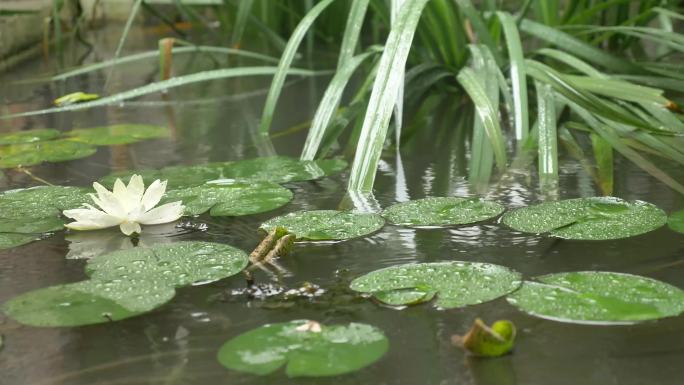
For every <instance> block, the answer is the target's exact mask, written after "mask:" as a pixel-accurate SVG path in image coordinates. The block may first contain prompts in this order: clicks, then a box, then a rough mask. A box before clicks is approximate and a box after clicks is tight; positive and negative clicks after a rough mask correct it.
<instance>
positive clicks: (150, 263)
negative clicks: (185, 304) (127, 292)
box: [86, 242, 247, 287]
mask: <svg viewBox="0 0 684 385" xmlns="http://www.w3.org/2000/svg"><path fill="white" fill-rule="evenodd" d="M245 266H247V254H246V253H245V252H243V251H242V250H239V249H236V248H234V247H232V246H228V245H223V244H220V243H211V242H176V243H171V244H155V245H153V246H152V247H149V248H142V247H136V248H133V249H130V250H121V251H116V252H113V253H110V254H105V255H99V256H96V257H94V258H92V259H91V260H89V261H88V264H87V265H86V273H88V275H90V276H91V277H92V279H95V280H126V279H132V278H133V279H136V280H145V279H150V280H154V281H157V282H160V283H163V284H166V285H168V286H171V287H181V286H187V285H191V284H198V283H200V282H212V281H216V280H219V279H223V278H226V277H230V276H232V275H235V274H237V273H239V272H240V271H242V269H244V268H245Z"/></svg>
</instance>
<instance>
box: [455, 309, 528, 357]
mask: <svg viewBox="0 0 684 385" xmlns="http://www.w3.org/2000/svg"><path fill="white" fill-rule="evenodd" d="M515 335H516V329H515V325H514V324H513V322H511V321H507V320H499V321H496V322H494V323H493V324H492V326H487V325H486V324H485V323H484V321H482V319H480V318H477V319H475V322H473V326H472V327H471V328H470V330H469V331H468V333H466V334H465V335H463V336H459V335H454V336H452V337H451V340H452V342H453V343H454V345H457V346H460V347H462V348H463V349H465V350H467V351H468V352H470V354H472V355H474V356H478V357H500V356H503V355H506V354H508V353H510V352H511V350H513V345H514V343H515Z"/></svg>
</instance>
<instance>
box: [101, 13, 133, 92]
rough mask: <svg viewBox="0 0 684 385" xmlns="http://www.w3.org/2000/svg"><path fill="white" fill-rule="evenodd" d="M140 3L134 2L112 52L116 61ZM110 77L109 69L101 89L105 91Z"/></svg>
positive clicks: (110, 71)
mask: <svg viewBox="0 0 684 385" xmlns="http://www.w3.org/2000/svg"><path fill="white" fill-rule="evenodd" d="M142 2H143V0H135V2H134V3H133V6H132V7H131V11H130V12H129V14H128V19H127V20H126V25H124V29H123V32H122V33H121V38H119V43H118V44H117V46H116V51H114V60H116V59H118V58H119V56H120V55H121V50H123V46H124V44H126V39H127V38H128V33H129V32H130V30H131V26H132V25H133V20H135V17H136V16H137V15H138V10H139V9H140V5H141V4H142ZM111 76H112V70H111V69H110V70H109V72H108V73H107V77H106V78H105V82H104V86H103V87H102V88H103V89H105V90H106V89H107V85H108V84H109V79H110V77H111Z"/></svg>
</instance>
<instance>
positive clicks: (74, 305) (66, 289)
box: [2, 279, 175, 327]
mask: <svg viewBox="0 0 684 385" xmlns="http://www.w3.org/2000/svg"><path fill="white" fill-rule="evenodd" d="M174 294H175V290H174V289H173V287H169V286H166V285H164V284H160V283H159V282H156V281H154V280H150V279H134V280H111V281H99V280H90V281H82V282H76V283H70V284H66V285H59V286H52V287H47V288H44V289H39V290H34V291H30V292H28V293H24V294H22V295H20V296H17V297H14V298H12V299H11V300H10V301H8V302H7V303H5V304H4V305H3V307H2V309H3V311H4V312H5V314H7V315H8V316H9V317H12V318H13V319H15V320H17V321H18V322H20V323H22V324H25V325H31V326H42V327H56V326H81V325H90V324H98V323H105V322H110V321H118V320H122V319H125V318H129V317H133V316H136V315H140V314H142V313H146V312H148V311H150V310H153V309H155V308H157V307H159V306H161V305H163V304H165V303H166V302H168V301H169V300H171V298H173V296H174Z"/></svg>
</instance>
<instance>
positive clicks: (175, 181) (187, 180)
mask: <svg viewBox="0 0 684 385" xmlns="http://www.w3.org/2000/svg"><path fill="white" fill-rule="evenodd" d="M226 164H228V163H207V164H198V165H193V166H171V167H165V168H162V169H159V170H155V169H144V170H127V171H120V172H115V173H112V174H110V175H107V176H105V177H103V178H102V179H100V183H102V184H103V185H104V186H105V187H107V188H110V189H111V188H112V187H113V186H114V182H115V181H116V180H117V179H119V178H120V179H122V180H129V179H130V177H131V176H133V175H140V176H142V178H143V181H144V182H145V185H146V186H147V185H150V184H151V183H152V182H154V181H155V180H157V179H159V180H165V181H167V188H168V189H179V188H186V187H194V186H200V185H203V184H204V183H206V182H207V181H210V180H214V179H218V178H220V177H221V176H222V175H223V174H222V172H223V171H222V170H223V167H225V165H226Z"/></svg>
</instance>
